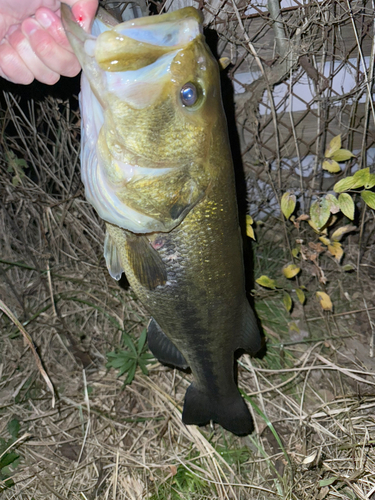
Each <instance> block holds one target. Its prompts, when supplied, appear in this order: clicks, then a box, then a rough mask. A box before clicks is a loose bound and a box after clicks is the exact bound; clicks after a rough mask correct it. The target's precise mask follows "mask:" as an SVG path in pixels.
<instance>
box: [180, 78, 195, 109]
mask: <svg viewBox="0 0 375 500" xmlns="http://www.w3.org/2000/svg"><path fill="white" fill-rule="evenodd" d="M180 97H181V102H182V104H183V105H184V106H193V105H194V104H195V103H196V102H197V100H198V91H197V88H196V86H195V85H194V83H191V82H188V83H185V85H184V86H183V87H182V89H181V90H180Z"/></svg>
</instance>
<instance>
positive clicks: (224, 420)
mask: <svg viewBox="0 0 375 500" xmlns="http://www.w3.org/2000/svg"><path fill="white" fill-rule="evenodd" d="M211 420H212V421H214V422H216V423H218V424H220V425H221V426H222V427H224V429H227V430H228V431H230V432H232V433H233V434H236V435H237V436H246V435H247V434H251V433H252V432H253V430H254V422H253V418H252V416H251V415H250V412H249V410H248V408H247V406H246V403H245V401H244V400H243V399H242V397H241V395H240V393H239V392H238V390H237V389H236V391H235V392H234V393H233V394H232V395H231V396H229V397H224V396H219V395H217V394H212V393H211V394H208V393H205V392H202V391H200V390H199V389H197V388H196V387H195V386H194V384H191V385H190V387H189V388H188V390H187V391H186V395H185V402H184V409H183V412H182V421H183V422H184V424H187V425H191V424H195V425H206V424H208V423H209V422H210V421H211Z"/></svg>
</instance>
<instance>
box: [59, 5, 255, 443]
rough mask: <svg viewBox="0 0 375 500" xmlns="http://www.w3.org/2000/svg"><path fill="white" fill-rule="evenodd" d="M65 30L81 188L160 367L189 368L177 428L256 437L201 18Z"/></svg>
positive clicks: (233, 232)
mask: <svg viewBox="0 0 375 500" xmlns="http://www.w3.org/2000/svg"><path fill="white" fill-rule="evenodd" d="M62 18H63V22H64V26H65V29H66V31H67V35H68V38H69V40H70V43H71V45H72V47H73V49H74V51H75V53H76V55H77V57H78V59H79V61H80V63H81V65H82V68H83V77H82V91H81V96H80V105H81V115H82V151H81V168H82V179H83V182H84V184H85V190H86V197H87V199H88V201H89V202H90V203H91V204H92V205H93V206H94V208H95V209H96V211H97V212H98V214H99V215H100V217H102V218H103V219H104V220H105V221H106V223H107V224H106V225H107V235H106V239H105V246H104V254H105V259H106V263H107V267H108V269H109V272H110V274H111V276H112V277H114V278H115V279H120V277H121V274H122V272H123V271H125V274H126V276H127V278H128V281H129V283H130V285H131V286H132V288H133V289H134V291H135V293H136V294H137V296H138V298H139V299H140V300H141V302H142V303H143V305H144V306H145V308H146V309H147V310H148V311H149V313H150V315H151V316H152V319H151V321H150V323H149V326H148V344H149V348H150V350H151V351H152V353H153V354H154V355H155V357H156V358H158V359H159V360H160V361H161V362H162V363H165V364H169V365H173V366H176V367H178V368H182V369H184V368H187V367H190V369H191V372H192V374H193V376H194V381H193V383H192V384H191V385H190V387H189V388H188V389H187V391H186V395H185V402H184V408H183V414H182V420H183V422H184V423H185V424H197V425H204V424H207V423H209V422H210V421H214V422H217V423H219V424H220V425H222V426H223V427H224V428H225V429H228V430H229V431H231V432H233V433H234V434H237V435H246V434H248V433H251V432H252V431H253V429H254V426H253V420H252V417H251V415H250V413H249V410H248V408H247V406H246V404H245V402H244V400H243V399H242V397H241V395H240V393H239V391H238V388H237V385H236V382H235V374H234V353H235V351H236V350H237V349H243V350H245V351H246V352H249V353H252V354H253V353H255V352H257V351H258V350H259V349H260V347H261V338H260V333H259V330H258V327H257V323H256V320H255V316H254V313H253V311H252V309H251V307H250V305H249V303H248V301H247V298H246V294H245V283H244V267H243V255H242V241H241V235H240V229H239V224H238V216H237V203H236V193H235V184H234V172H233V165H232V159H231V153H230V148H229V142H228V132H227V126H226V120H225V116H224V112H223V107H222V102H221V93H220V78H219V68H218V64H217V62H216V60H215V59H214V58H213V56H212V54H211V52H210V49H209V48H208V46H207V45H206V43H205V38H204V36H203V34H202V33H203V30H202V15H201V13H200V12H199V11H198V10H196V9H194V8H193V7H187V8H184V9H181V10H179V11H176V12H172V13H168V14H164V15H160V16H152V17H144V18H139V19H134V20H131V21H127V22H124V23H121V24H117V22H116V21H115V20H114V19H113V18H111V17H110V16H109V15H108V14H107V13H105V11H103V10H100V11H99V13H98V16H97V19H96V21H95V23H94V26H93V29H92V34H91V35H89V34H87V33H85V32H84V31H83V30H82V29H81V28H80V26H79V25H78V24H77V23H76V21H75V20H74V19H73V17H72V15H71V12H70V10H69V8H68V7H66V6H64V7H63V8H62Z"/></svg>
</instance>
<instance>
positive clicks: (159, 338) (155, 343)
mask: <svg viewBox="0 0 375 500" xmlns="http://www.w3.org/2000/svg"><path fill="white" fill-rule="evenodd" d="M147 343H148V347H149V349H150V351H151V352H152V354H153V355H154V356H155V358H157V359H158V360H159V361H160V362H161V363H164V364H166V365H172V366H175V367H176V368H181V369H182V370H186V368H188V367H189V365H188V363H187V361H186V359H185V358H184V356H183V355H182V354H181V353H180V351H179V350H178V349H177V347H176V346H175V345H174V344H173V342H172V341H170V340H169V338H168V337H167V336H166V335H165V333H164V332H163V330H162V329H161V328H160V326H159V325H158V324H157V323H156V321H155V320H154V318H151V321H150V323H149V324H148V328H147Z"/></svg>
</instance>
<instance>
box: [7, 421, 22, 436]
mask: <svg viewBox="0 0 375 500" xmlns="http://www.w3.org/2000/svg"><path fill="white" fill-rule="evenodd" d="M20 428H21V426H20V423H19V421H18V420H17V419H16V418H13V419H12V420H11V421H10V422H8V432H9V434H10V435H11V436H12V438H13V439H14V440H16V439H17V438H18V433H19V432H20Z"/></svg>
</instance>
